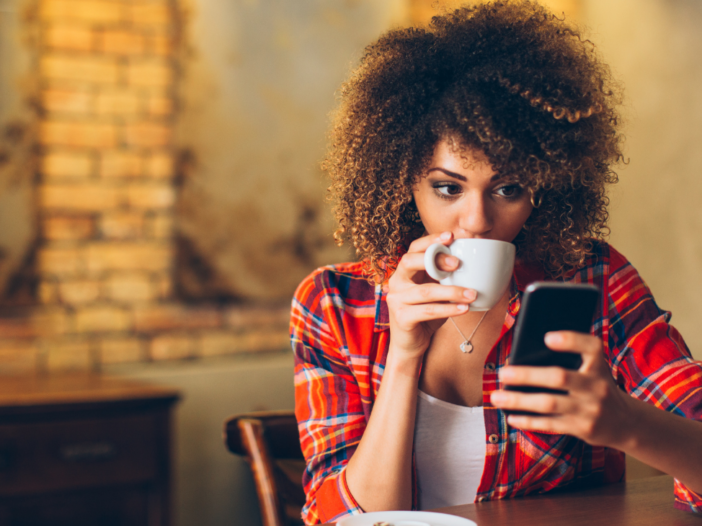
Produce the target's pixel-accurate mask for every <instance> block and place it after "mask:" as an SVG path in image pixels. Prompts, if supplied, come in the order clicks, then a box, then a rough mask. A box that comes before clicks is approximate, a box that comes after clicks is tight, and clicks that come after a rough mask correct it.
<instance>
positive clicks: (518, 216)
mask: <svg viewBox="0 0 702 526" xmlns="http://www.w3.org/2000/svg"><path fill="white" fill-rule="evenodd" d="M533 209H534V207H533V206H532V204H531V202H530V201H529V200H527V201H526V202H525V203H522V204H521V206H518V207H515V209H514V210H512V212H511V213H510V216H509V217H510V220H509V225H508V226H507V230H509V233H510V235H511V236H512V239H514V238H515V237H517V234H519V231H520V230H521V229H522V227H523V226H524V223H526V222H527V219H529V216H530V215H531V212H532V210H533Z"/></svg>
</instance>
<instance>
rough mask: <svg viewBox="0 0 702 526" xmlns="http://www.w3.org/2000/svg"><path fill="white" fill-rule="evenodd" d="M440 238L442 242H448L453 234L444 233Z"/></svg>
mask: <svg viewBox="0 0 702 526" xmlns="http://www.w3.org/2000/svg"><path fill="white" fill-rule="evenodd" d="M439 238H440V239H441V240H442V241H447V240H449V239H450V238H451V232H444V233H442V234H441V235H440V236H439Z"/></svg>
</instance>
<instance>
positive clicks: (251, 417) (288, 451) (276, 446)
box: [224, 411, 305, 526]
mask: <svg viewBox="0 0 702 526" xmlns="http://www.w3.org/2000/svg"><path fill="white" fill-rule="evenodd" d="M224 441H225V444H226V445H227V448H228V449H229V451H231V452H232V453H234V454H235V455H240V456H242V457H244V458H245V459H246V460H247V461H248V463H249V466H250V467H251V471H252V472H253V476H254V480H255V483H256V492H257V493H258V501H259V504H260V506H261V517H262V519H263V526H293V525H295V526H297V525H301V524H302V519H301V518H300V510H301V509H302V506H303V504H304V503H305V493H304V491H303V489H302V472H303V471H304V469H305V461H304V457H303V456H302V450H301V449H300V438H299V435H298V431H297V421H296V420H295V414H294V413H293V412H292V411H262V412H255V413H245V414H242V415H236V416H233V417H231V418H230V419H228V420H227V421H226V422H225V424H224Z"/></svg>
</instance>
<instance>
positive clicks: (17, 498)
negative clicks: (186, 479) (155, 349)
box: [0, 375, 178, 526]
mask: <svg viewBox="0 0 702 526" xmlns="http://www.w3.org/2000/svg"><path fill="white" fill-rule="evenodd" d="M177 399H178V393H177V392H176V391H175V390H172V389H168V388H163V387H157V386H153V385H148V384H144V383H139V382H134V381H129V380H124V379H119V378H110V377H104V376H98V375H70V376H47V377H36V376H35V377H28V378H19V377H13V378H0V526H35V525H36V526H38V525H42V526H43V525H51V526H64V525H65V526H68V525H71V526H112V525H114V526H122V525H124V526H127V525H129V526H137V525H144V526H167V525H168V524H170V513H169V510H170V478H171V477H170V475H171V468H170V466H171V439H170V435H171V412H172V408H173V405H174V403H175V402H176V400H177Z"/></svg>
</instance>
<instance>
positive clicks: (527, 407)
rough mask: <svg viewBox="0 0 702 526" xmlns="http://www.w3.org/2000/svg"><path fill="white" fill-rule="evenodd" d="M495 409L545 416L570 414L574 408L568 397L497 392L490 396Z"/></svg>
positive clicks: (548, 394)
mask: <svg viewBox="0 0 702 526" xmlns="http://www.w3.org/2000/svg"><path fill="white" fill-rule="evenodd" d="M490 402H492V405H494V406H495V407H498V408H500V409H503V410H508V411H529V412H531V413H539V414H545V415H553V414H565V413H569V412H570V411H571V409H572V407H573V402H572V400H570V399H569V397H568V396H567V395H558V394H552V393H519V392H515V391H505V390H497V391H493V392H492V393H491V395H490Z"/></svg>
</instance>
